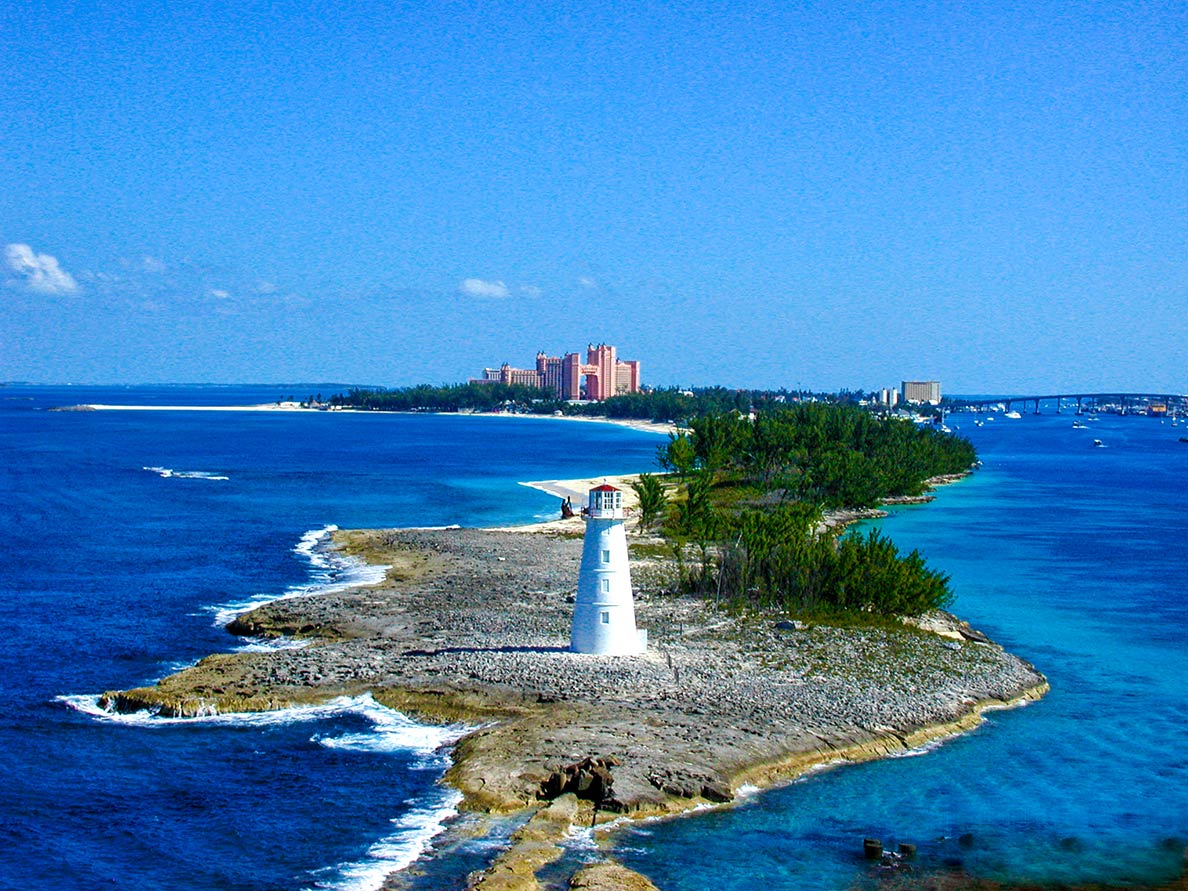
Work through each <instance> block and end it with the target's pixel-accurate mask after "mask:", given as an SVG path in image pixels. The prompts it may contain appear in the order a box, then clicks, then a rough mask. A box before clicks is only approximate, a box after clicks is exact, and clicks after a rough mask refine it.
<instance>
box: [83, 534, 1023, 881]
mask: <svg viewBox="0 0 1188 891" xmlns="http://www.w3.org/2000/svg"><path fill="white" fill-rule="evenodd" d="M580 533H581V520H580V519H577V518H575V519H571V520H565V521H557V522H555V523H550V524H544V526H543V527H542V528H536V529H531V530H528V531H513V530H481V529H461V528H457V529H434V530H417V529H405V530H355V531H340V532H338V533H336V534H335V544H336V546H337V547H339V548H341V549H342V550H343V551H344V552H346V553H347V554H351V555H355V556H358V557H359V558H361V559H366V560H368V561H372V562H381V563H383V564H385V565H387V566H389V569H388V570H387V575H386V579H385V580H384V581H383V582H382V583H381V584H379V585H376V586H373V587H366V588H357V589H354V590H349V591H344V592H340V593H335V594H327V595H320V596H316V597H302V598H292V599H285V600H280V601H276V602H273V603H271V604H269V605H266V606H264V607H261V608H259V609H256V610H253V611H252V612H249V613H246V614H244V615H242V616H240V617H238V618H237V619H236V620H234V621H233V622H232V623H231V625H230V626H229V629H230V630H231V631H232V632H234V633H236V634H241V635H249V636H263V637H276V636H281V635H284V636H287V637H293V638H301V639H306V640H309V641H311V645H310V646H307V647H305V648H302V649H282V650H269V651H264V652H235V653H223V654H216V655H212V656H209V657H207V658H206V659H204V660H202V661H201V662H199V663H198V664H197V665H195V666H193V667H191V668H188V669H186V670H184V671H181V672H179V673H177V674H175V675H172V676H170V677H168V678H165V679H164V680H162V681H161V682H160V683H159V684H157V685H156V686H153V687H148V688H141V689H132V690H124V691H118V692H110V693H108V694H106V695H105V697H104V702H105V704H106V705H107V706H108V707H110V708H114V709H118V710H120V711H136V710H141V709H153V710H157V711H159V712H161V713H164V714H169V715H198V714H209V713H211V712H212V711H219V712H228V711H245V710H266V709H279V708H286V707H289V706H293V705H298V704H307V703H314V702H322V701H326V700H328V699H331V698H333V697H336V696H342V695H358V694H362V693H370V694H371V695H372V696H373V697H374V698H375V699H376V700H377V701H378V702H380V703H382V704H384V705H387V706H389V707H392V708H394V709H398V710H400V711H402V712H404V713H406V714H409V715H412V716H415V717H417V718H419V719H421V720H425V721H430V722H443V723H460V724H465V725H468V726H469V727H471V728H472V729H471V730H470V731H469V732H467V733H465V735H463V736H462V738H461V739H460V741H459V742H458V743H457V744H456V746H455V747H454V749H453V764H452V766H451V767H450V769H449V770H448V771H447V773H446V775H445V782H447V783H449V784H452V785H453V786H455V787H457V788H458V789H459V790H460V791H461V792H462V794H463V795H464V803H463V806H464V807H466V808H469V809H473V810H478V811H486V812H494V813H507V812H512V811H521V810H529V811H534V812H535V815H534V816H533V817H532V819H530V820H529V821H528V822H527V823H526V824H525V826H524V827H523V828H522V829H520V830H519V831H518V832H517V834H516V836H515V837H513V839H512V844H511V846H510V848H509V849H508V850H507V851H505V852H504V853H503V854H502V855H500V857H498V858H497V859H496V861H495V862H494V863H493V864H491V866H490V868H489V869H488V870H487V872H486V873H485V874H484V876H483V877H482V878H480V879H479V880H478V882H477V884H476V885H475V887H477V888H481V889H485V891H491V889H509V888H533V887H536V880H535V877H534V874H535V872H536V870H537V869H538V868H539V867H540V866H542V865H543V864H545V863H547V862H549V861H551V860H552V859H554V858H555V857H557V856H559V855H560V853H561V848H560V847H559V843H560V842H561V841H562V840H563V839H564V838H565V837H566V835H567V834H568V833H569V831H570V828H571V827H572V826H574V825H578V824H580V825H590V824H591V823H592V822H594V821H596V820H599V821H600V820H608V819H611V818H613V817H617V816H622V815H626V816H629V817H643V816H650V815H657V814H674V813H677V812H680V811H685V810H689V809H691V808H693V807H696V806H698V805H704V804H706V803H714V804H725V803H728V802H730V801H731V800H732V799H734V797H735V796H736V795H738V793H739V790H740V789H743V788H744V787H747V786H757V787H760V788H762V787H767V786H771V785H773V784H776V783H781V782H784V781H787V780H789V779H791V778H793V777H795V776H797V775H799V774H801V773H803V772H804V771H806V770H808V769H810V768H812V767H815V766H818V765H824V764H829V763H832V762H836V761H861V760H867V759H872V758H877V757H881V756H884V755H887V754H890V753H894V752H902V751H905V750H908V749H911V748H914V747H917V746H921V745H923V744H924V743H926V742H928V741H929V740H933V739H937V738H940V737H944V736H947V735H951V734H955V733H959V732H962V731H964V730H968V729H970V728H972V727H974V726H975V725H976V724H977V723H978V722H979V720H980V717H979V716H980V714H981V712H982V711H984V710H985V709H987V708H1000V707H1006V706H1010V705H1014V704H1018V703H1022V702H1026V701H1028V700H1030V699H1034V698H1037V697H1039V696H1041V695H1042V694H1043V693H1044V692H1045V691H1046V690H1047V683H1046V681H1045V679H1044V678H1043V676H1042V675H1041V674H1040V673H1039V672H1038V671H1037V670H1036V669H1035V668H1034V667H1033V666H1031V665H1029V664H1028V663H1026V662H1024V661H1023V660H1021V659H1018V658H1016V657H1014V656H1012V655H1011V654H1009V653H1007V652H1005V651H1004V650H1003V649H1002V648H1001V647H999V646H997V645H995V644H994V643H992V642H990V641H989V640H988V639H987V638H986V637H985V636H984V635H981V634H979V633H978V632H977V631H975V630H974V629H972V628H970V627H969V626H967V625H965V624H964V623H962V622H961V621H959V620H958V619H956V618H955V617H953V616H951V615H949V614H947V613H943V612H939V611H938V612H934V613H931V614H929V615H927V616H925V617H922V618H921V619H919V620H915V621H913V622H911V623H901V625H900V627H897V628H893V627H889V626H880V625H871V626H868V627H863V626H860V625H856V626H852V627H842V626H837V625H831V624H826V623H821V624H812V623H806V622H784V621H775V620H773V619H772V618H771V617H768V616H763V615H759V614H754V613H749V612H739V613H734V612H731V611H728V610H724V609H721V608H718V607H715V606H714V604H713V603H712V601H708V600H705V599H701V598H695V597H689V596H674V595H673V594H672V593H671V591H672V583H673V578H672V573H673V571H674V569H673V566H672V561H671V560H670V559H668V558H667V557H664V556H663V555H661V554H660V553H659V550H660V549H659V548H657V545H658V540H656V539H650V538H648V537H646V536H638V538H639V539H640V540H639V541H638V542H635V543H633V548H632V550H633V551H635V553H636V555H637V556H635V557H634V559H633V566H632V571H633V579H634V582H635V584H636V586H637V593H636V608H637V614H638V617H639V622H640V625H641V627H646V628H647V631H648V634H649V640H650V646H649V648H648V651H647V653H646V654H645V655H642V656H639V657H633V658H623V657H607V656H589V655H581V654H576V653H570V652H568V651H567V644H568V631H569V621H570V616H571V613H572V603H571V600H572V593H573V588H574V585H575V580H576V578H577V571H578V563H579V560H580V551H581V541H580ZM633 537H635V536H633ZM649 546H650V550H649ZM649 553H650V554H651V555H650V556H648V554H649ZM600 875H601V876H602V878H603V879H605V880H606V881H607V882H608V884H607V885H605V887H622V888H628V887H639V888H647V887H649V886H650V883H647V882H646V880H645V879H643V878H642V877H627V876H625V875H624V872H623V869H622V867H619V866H617V865H616V864H613V863H608V864H607V865H605V866H603V867H599V868H597V869H594V870H593V872H592V873H591V874H589V875H586V876H582V877H580V878H578V879H576V880H575V881H577V882H579V883H580V884H575V885H574V887H599V885H597V884H596V883H597V882H598V881H599V880H600V879H599V876H600ZM629 879H630V882H632V883H635V884H634V885H633V884H628V883H627V882H628V881H629Z"/></svg>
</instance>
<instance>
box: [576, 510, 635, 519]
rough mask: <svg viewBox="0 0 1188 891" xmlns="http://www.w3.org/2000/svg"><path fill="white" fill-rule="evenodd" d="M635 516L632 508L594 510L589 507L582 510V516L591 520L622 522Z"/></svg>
mask: <svg viewBox="0 0 1188 891" xmlns="http://www.w3.org/2000/svg"><path fill="white" fill-rule="evenodd" d="M634 515H635V510H634V508H630V507H604V508H595V509H594V510H591V509H590V508H588V507H583V508H582V516H583V517H588V518H590V519H591V520H620V519H624V518H626V517H631V516H634Z"/></svg>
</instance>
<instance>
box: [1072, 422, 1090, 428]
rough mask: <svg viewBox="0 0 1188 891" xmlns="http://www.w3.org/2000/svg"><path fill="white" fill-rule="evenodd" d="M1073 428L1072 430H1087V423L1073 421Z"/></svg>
mask: <svg viewBox="0 0 1188 891" xmlns="http://www.w3.org/2000/svg"><path fill="white" fill-rule="evenodd" d="M1073 429H1074V430H1088V429H1089V425H1088V424H1084V423H1082V422H1081V421H1073Z"/></svg>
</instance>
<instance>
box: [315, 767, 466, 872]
mask: <svg viewBox="0 0 1188 891" xmlns="http://www.w3.org/2000/svg"><path fill="white" fill-rule="evenodd" d="M461 801H462V794H461V793H460V792H458V791H457V790H455V789H449V788H445V787H441V786H439V787H437V788H436V789H435V790H434V792H433V794H432V796H431V797H430V799H429V800H428V801H425V802H422V803H421V804H419V805H417V806H416V807H414V808H413V809H412V810H410V811H409V812H408V813H405V814H403V815H401V816H399V817H397V818H395V819H394V820H392V831H391V833H390V834H389V835H387V836H385V837H384V838H382V839H380V840H379V841H377V842H376V843H375V844H373V845H372V846H371V847H370V848H368V850H367V854H366V856H365V857H364V858H362V859H360V860H357V861H354V862H351V863H340V864H338V865H337V866H333V867H327V868H326V869H321V870H318V872H317V873H316V874H315V875H316V876H317V878H316V882H315V884H314V885H313V886H312V887H313V888H318V889H324V888H330V889H334V891H378V889H380V888H382V887H383V886H384V881H385V879H387V877H388V876H390V875H391V874H392V873H395V872H399V871H400V870H402V869H406V868H407V867H409V866H410V865H412V864H413V863H414V862H415V861H416V860H417V858H419V857H420V856H421V855H422V854H424V853H425V852H426V851H427V850H428V849H429V845H430V844H431V843H432V841H433V839H434V838H436V837H437V836H438V835H440V834H441V833H442V831H444V829H445V824H446V821H447V820H449V819H450V818H451V817H454V816H456V815H457V813H458V803H459V802H461Z"/></svg>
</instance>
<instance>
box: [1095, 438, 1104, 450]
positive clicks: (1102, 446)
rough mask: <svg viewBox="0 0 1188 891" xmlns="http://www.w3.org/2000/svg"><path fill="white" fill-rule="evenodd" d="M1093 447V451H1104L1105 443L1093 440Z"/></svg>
mask: <svg viewBox="0 0 1188 891" xmlns="http://www.w3.org/2000/svg"><path fill="white" fill-rule="evenodd" d="M1093 447H1094V448H1095V449H1104V448H1105V443H1104V442H1102V441H1101V440H1100V439H1095V440H1093Z"/></svg>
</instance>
